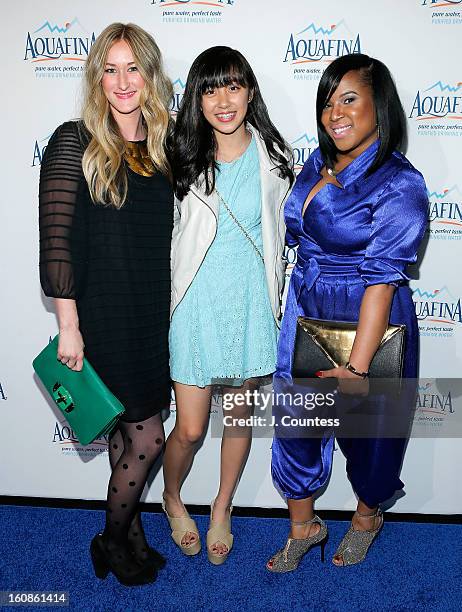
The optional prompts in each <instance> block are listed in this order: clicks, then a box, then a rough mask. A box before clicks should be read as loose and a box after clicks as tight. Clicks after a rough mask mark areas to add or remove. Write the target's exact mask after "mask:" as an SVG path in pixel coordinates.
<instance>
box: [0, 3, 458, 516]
mask: <svg viewBox="0 0 462 612" xmlns="http://www.w3.org/2000/svg"><path fill="white" fill-rule="evenodd" d="M112 21H132V22H135V23H138V24H139V25H141V26H143V27H144V28H146V29H147V30H149V31H150V32H151V33H152V34H153V35H154V37H155V38H156V40H157V42H158V44H159V46H160V48H161V49H162V51H163V54H164V57H165V62H166V66H167V70H168V73H169V75H170V77H171V79H172V81H174V83H175V92H176V95H175V100H174V101H173V102H172V107H173V108H174V107H175V106H176V105H177V104H178V101H179V100H180V99H181V95H182V91H183V87H184V82H185V80H186V75H187V72H188V69H189V66H190V64H191V62H192V60H193V59H194V57H196V55H197V54H198V53H199V52H200V51H202V50H203V49H205V48H207V47H209V46H212V45H216V44H228V45H230V46H233V47H235V48H238V49H240V50H241V51H242V52H243V53H244V54H245V55H246V57H247V58H248V59H249V61H250V63H251V64H252V66H253V68H254V71H255V73H256V74H257V77H258V79H259V82H260V85H261V89H262V92H263V95H264V98H265V100H266V102H267V105H268V107H269V110H270V114H271V116H272V118H273V121H274V122H275V123H276V125H277V126H278V128H279V129H280V131H281V132H282V133H283V135H284V136H285V137H286V139H287V140H288V141H289V142H291V143H292V144H293V146H294V148H295V153H296V160H297V162H298V163H299V165H300V164H302V163H303V161H304V160H306V158H307V157H308V155H309V152H310V150H312V149H313V148H314V147H315V146H316V122H315V110H314V101H315V95H316V88H317V83H318V81H319V78H320V74H321V73H322V71H323V69H324V68H325V67H326V65H327V63H328V62H329V61H331V60H332V59H335V57H337V55H338V54H339V53H344V52H345V50H347V49H350V50H354V51H362V52H365V53H368V54H371V55H373V56H375V57H378V58H379V59H381V60H383V61H384V62H385V63H386V64H387V65H388V66H389V68H390V69H391V71H392V73H393V75H394V76H395V79H396V82H397V85H398V89H399V91H400V94H401V96H402V101H403V105H404V108H405V111H406V115H407V116H408V119H409V144H408V149H407V155H408V157H409V158H410V159H411V161H412V162H413V163H414V165H415V166H416V167H417V168H418V169H419V170H421V171H422V173H423V174H424V176H425V178H426V181H427V186H428V190H429V201H430V208H429V219H430V222H429V231H428V235H427V240H426V244H425V245H424V248H422V256H421V258H420V261H419V266H416V269H415V271H414V272H413V280H412V283H411V286H412V289H413V291H414V300H415V303H416V311H417V314H418V316H419V319H420V331H421V373H422V375H423V376H432V377H436V376H447V377H450V376H452V377H457V376H459V375H460V371H461V361H462V355H461V342H460V338H461V328H462V317H461V309H460V295H461V292H462V280H461V275H460V273H459V271H458V269H457V268H458V266H459V262H460V261H461V255H462V242H461V237H462V212H461V211H462V178H461V176H460V144H461V142H462V141H461V134H462V93H461V92H462V83H461V82H460V80H461V78H462V77H461V74H460V67H459V65H458V64H459V62H458V58H459V51H460V36H461V32H462V2H460V1H458V2H455V1H454V2H440V1H438V0H407V2H402V0H389V1H388V2H384V1H383V0H369V1H368V2H367V3H365V2H364V1H363V0H350V2H348V5H346V4H345V3H344V2H341V1H340V0H330V1H329V2H326V3H320V2H306V1H305V0H292V1H291V0H234V1H233V0H210V1H209V2H207V3H204V2H198V1H195V0H190V1H189V2H188V1H185V0H181V1H180V0H176V1H175V0H135V1H134V2H131V3H126V2H123V1H122V0H100V1H99V2H98V3H94V2H89V1H86V0H75V1H74V2H72V3H63V2H61V1H58V0H46V1H45V2H41V3H36V2H32V1H31V0H26V1H24V2H22V3H20V4H18V3H17V4H15V5H12V6H11V7H9V19H8V28H7V29H5V31H4V34H3V40H4V48H5V51H6V52H5V53H4V63H5V64H6V65H5V71H6V72H5V74H7V75H8V92H9V93H8V95H7V96H6V113H3V115H2V133H3V135H4V159H3V163H2V165H1V173H2V186H3V190H2V192H3V199H2V206H1V219H0V222H1V229H2V240H1V243H0V249H1V254H0V257H1V259H0V261H1V262H2V280H3V282H2V299H1V303H0V325H1V329H0V334H1V336H0V337H1V344H0V409H1V416H2V429H3V432H4V435H3V443H2V445H1V447H0V476H1V479H0V494H4V495H25V496H42V497H68V498H83V499H103V498H104V497H105V489H106V483H107V479H108V475H109V469H108V461H107V450H106V449H107V445H106V443H105V441H100V442H99V443H95V444H93V445H90V446H89V447H86V448H81V447H80V446H79V445H78V444H76V443H75V442H73V441H72V440H70V439H69V436H70V432H69V431H68V429H66V425H65V423H61V422H60V421H61V418H60V417H58V413H57V411H56V410H55V409H54V408H53V407H52V405H51V403H50V402H49V401H48V400H47V399H45V398H44V397H43V396H42V394H41V392H40V391H39V389H38V386H37V384H36V381H35V379H34V377H33V373H32V368H31V361H32V358H33V357H34V356H35V354H36V353H37V352H38V351H39V350H40V349H41V348H42V346H43V345H44V343H45V342H46V341H47V340H48V338H49V336H51V335H54V334H55V333H56V318H55V315H54V313H53V308H52V304H51V301H50V300H48V299H47V298H44V297H43V295H42V294H41V290H40V286H39V283H38V229H37V185H38V175H39V169H40V159H41V153H42V150H43V148H44V147H45V146H46V143H47V141H48V138H49V136H50V135H51V133H52V132H53V130H54V129H55V127H56V126H57V125H58V124H60V123H62V122H63V121H65V120H67V119H69V118H73V117H78V116H79V106H80V97H79V88H80V82H81V79H80V73H81V69H82V66H83V61H84V60H85V56H86V47H88V44H89V43H90V42H91V39H92V36H93V34H95V35H98V33H99V32H100V31H101V30H102V29H103V28H104V27H105V26H106V25H107V24H108V23H110V22H112ZM424 394H427V396H428V397H430V396H432V395H433V396H438V390H437V388H436V386H434V387H430V388H426V389H421V395H422V397H423V395H424ZM173 408H174V406H173ZM451 410H452V412H450V411H448V410H447V409H446V410H444V411H443V410H441V409H440V410H439V412H440V414H438V415H436V416H437V417H438V418H440V417H441V416H442V417H443V418H444V419H445V420H446V421H447V422H448V421H449V422H450V419H451V418H455V417H456V416H457V413H459V415H460V411H461V406H460V398H453V403H452V407H451ZM437 412H438V411H437ZM174 416H175V415H174V410H173V411H172V414H171V416H170V417H169V419H168V420H167V421H166V429H167V432H168V431H170V429H171V428H172V426H173V422H174ZM212 417H213V418H219V409H218V407H216V408H215V412H214V414H213V415H212ZM434 427H435V432H436V431H437V425H436V423H435V425H434ZM5 434H6V435H5ZM270 445H271V441H270V440H269V439H257V440H255V442H254V445H253V448H252V452H251V455H250V458H249V463H248V465H247V468H246V471H245V473H244V476H243V478H242V482H241V485H240V487H239V490H238V493H237V495H236V499H235V503H236V504H238V505H248V506H265V507H276V506H282V505H283V504H284V502H283V500H282V499H281V498H280V496H279V495H278V494H277V493H276V491H275V490H274V488H273V486H272V483H271V478H270V474H269V463H270ZM461 461H462V449H461V445H460V443H459V440H456V439H436V438H435V439H426V440H411V441H410V443H409V448H408V452H407V455H406V459H405V463H404V466H403V475H402V478H403V480H404V481H405V482H406V483H407V484H406V495H405V496H404V497H401V498H400V499H398V500H397V501H396V503H395V505H394V507H393V509H394V510H395V511H398V512H423V513H456V512H460V511H461V505H462V504H461V502H462V493H461V491H460V487H459V486H456V485H457V483H456V478H457V476H456V474H457V468H456V466H457V465H458V464H459V463H460V462H461ZM218 471H219V441H218V440H216V439H211V438H210V436H208V437H207V438H206V440H205V443H204V445H203V447H202V449H201V450H200V452H199V453H198V454H197V458H196V461H195V463H194V467H193V469H192V471H191V474H190V476H189V478H188V480H187V482H186V484H185V486H184V497H185V500H186V501H187V502H194V503H208V502H209V501H210V499H212V497H213V495H214V493H215V488H216V483H217V479H218ZM161 491H162V478H161V475H160V474H159V475H158V476H157V477H156V478H155V479H154V481H153V483H152V485H151V487H150V489H149V492H148V494H147V497H146V499H147V500H148V501H159V500H160V494H161ZM353 504H354V496H353V494H352V491H351V488H350V486H349V484H348V482H347V480H346V478H345V470H344V460H343V457H342V455H341V453H340V452H338V451H337V452H336V453H335V463H334V470H333V474H332V478H331V482H330V486H329V488H328V490H327V491H326V492H325V493H324V494H323V495H322V497H321V498H320V500H319V502H318V507H320V508H332V509H344V508H351V507H352V506H353Z"/></svg>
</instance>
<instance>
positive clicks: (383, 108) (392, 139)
mask: <svg viewBox="0 0 462 612" xmlns="http://www.w3.org/2000/svg"><path fill="white" fill-rule="evenodd" d="M350 70H358V71H359V74H360V77H361V79H362V81H363V83H365V84H366V85H369V86H370V88H371V90H372V96H373V100H374V106H375V112H376V117H377V126H378V128H379V133H380V146H379V148H378V149H377V153H376V156H375V158H374V161H373V162H372V164H371V165H370V167H369V169H368V171H367V174H368V175H369V174H372V173H373V172H375V170H377V169H378V168H380V166H381V165H382V164H383V162H384V161H385V160H386V159H387V158H388V157H389V156H390V155H391V153H392V152H393V151H394V150H395V149H397V148H400V146H401V145H403V144H404V143H405V139H406V116H405V114H404V110H403V106H402V104H401V100H400V99H399V95H398V91H397V90H396V85H395V82H394V81H393V77H392V76H391V74H390V71H389V70H388V68H387V67H386V66H385V64H383V63H382V62H380V61H379V60H377V59H374V58H372V57H369V56H368V55H363V54H362V53H352V54H351V55H344V56H343V57H339V58H338V59H336V60H335V61H333V62H332V63H331V64H330V65H329V66H328V67H327V68H326V70H325V72H324V73H323V75H322V77H321V80H320V81H319V86H318V94H317V97H316V120H317V123H318V139H319V148H320V150H321V154H322V157H323V160H324V163H325V164H326V166H327V167H328V168H333V167H334V164H335V162H336V161H337V148H336V146H335V143H334V142H333V140H332V139H331V138H330V136H328V134H327V132H326V130H325V129H324V126H323V125H322V122H321V117H322V112H323V109H324V106H325V104H326V103H327V102H328V101H329V100H330V98H331V96H332V94H333V93H334V91H335V90H336V89H337V87H338V86H339V83H340V81H341V80H342V78H343V77H344V76H345V74H346V73H347V72H349V71H350Z"/></svg>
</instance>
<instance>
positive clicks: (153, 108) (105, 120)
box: [82, 23, 173, 208]
mask: <svg viewBox="0 0 462 612" xmlns="http://www.w3.org/2000/svg"><path fill="white" fill-rule="evenodd" d="M119 40H125V41H126V42H127V43H128V45H129V46H130V49H131V51H132V53H133V57H134V59H135V62H136V66H137V68H138V70H139V72H140V74H141V76H142V77H143V79H144V82H145V85H144V87H143V90H142V91H141V96H140V108H141V114H142V118H143V122H144V125H145V127H146V131H147V149H148V153H149V155H150V157H151V159H152V161H153V162H154V164H155V165H156V167H157V168H158V169H159V170H160V171H161V172H162V173H164V174H166V175H168V176H170V166H169V163H168V159H167V156H166V152H165V149H166V138H167V135H168V132H169V127H170V121H171V120H170V114H169V111H168V108H169V104H170V101H171V99H172V95H173V87H172V84H171V82H170V80H169V79H168V78H167V76H166V75H165V73H164V70H163V67H162V57H161V53H160V51H159V48H158V46H157V45H156V43H155V41H154V39H153V38H152V36H151V35H150V34H148V32H146V31H145V30H143V29H142V28H140V27H139V26H137V25H135V24H133V23H127V24H123V23H112V24H111V25H109V26H108V27H107V28H105V29H104V30H103V31H102V32H101V34H100V35H99V36H98V38H97V39H96V41H95V42H94V44H93V46H92V48H91V50H90V52H89V54H88V58H87V61H86V65H85V79H84V98H83V110H82V118H83V122H84V124H85V127H86V128H87V130H88V131H89V132H90V135H91V139H90V142H89V144H88V146H87V148H86V150H85V153H84V155H83V159H82V168H83V173H84V175H85V178H86V180H87V183H88V187H89V190H90V195H91V198H92V200H93V202H95V203H98V204H106V205H112V206H115V207H116V208H121V207H122V206H123V204H124V202H125V200H126V197H127V188H128V178H127V171H126V169H125V166H124V164H123V155H124V152H125V147H126V145H125V141H124V139H123V138H122V136H121V134H120V130H119V128H118V126H117V123H116V122H115V120H114V118H113V116H112V113H111V111H110V105H109V102H108V100H107V98H106V96H105V95H104V92H103V88H102V85H101V81H102V78H103V75H104V70H105V65H106V60H107V55H108V52H109V49H110V48H111V47H112V45H113V44H114V43H115V42H118V41H119Z"/></svg>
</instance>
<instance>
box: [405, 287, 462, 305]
mask: <svg viewBox="0 0 462 612" xmlns="http://www.w3.org/2000/svg"><path fill="white" fill-rule="evenodd" d="M414 294H416V295H417V296H418V297H420V298H426V299H428V300H434V299H435V298H436V297H438V301H443V302H444V301H445V300H444V299H442V300H441V298H444V297H445V296H446V297H448V298H449V300H450V301H453V302H456V301H457V300H456V298H455V297H454V296H453V295H452V293H451V292H450V291H449V289H448V288H447V286H446V285H444V287H442V288H441V289H435V290H434V291H433V293H432V292H431V291H423V290H422V289H419V288H418V287H417V288H416V289H413V291H412V295H414Z"/></svg>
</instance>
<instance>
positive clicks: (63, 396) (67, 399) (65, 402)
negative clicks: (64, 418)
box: [52, 382, 75, 413]
mask: <svg viewBox="0 0 462 612" xmlns="http://www.w3.org/2000/svg"><path fill="white" fill-rule="evenodd" d="M52 394H53V399H54V400H55V402H56V405H57V406H58V408H59V409H60V410H63V411H64V412H67V413H69V412H72V411H73V410H74V408H75V405H74V400H73V399H72V395H71V394H70V393H69V391H68V390H67V389H66V388H65V387H63V385H62V384H61V383H60V382H55V384H54V385H53V392H52Z"/></svg>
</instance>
